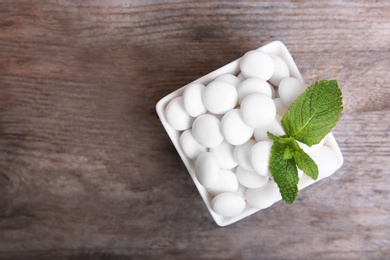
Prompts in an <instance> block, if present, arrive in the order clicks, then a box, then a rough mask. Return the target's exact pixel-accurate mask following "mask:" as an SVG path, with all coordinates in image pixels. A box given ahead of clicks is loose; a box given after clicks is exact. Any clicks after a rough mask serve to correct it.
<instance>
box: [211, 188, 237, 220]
mask: <svg viewBox="0 0 390 260" xmlns="http://www.w3.org/2000/svg"><path fill="white" fill-rule="evenodd" d="M211 208H212V209H213V210H214V211H215V213H217V214H219V215H221V216H222V217H234V216H237V215H238V214H240V213H241V212H242V211H243V210H244V208H245V200H244V198H242V197H241V196H240V195H238V194H236V193H230V192H225V193H221V194H219V195H217V196H216V197H215V198H214V199H213V200H212V201H211Z"/></svg>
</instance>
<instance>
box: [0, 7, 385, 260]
mask: <svg viewBox="0 0 390 260" xmlns="http://www.w3.org/2000/svg"><path fill="white" fill-rule="evenodd" d="M41 2H42V3H39V1H1V3H0V192H1V193H0V194H1V195H0V258H1V259H36V258H38V259H69V258H70V259H122V258H124V259H126V258H131V259H150V258H152V259H153V258H154V259H386V258H388V257H390V203H389V194H390V176H389V175H390V170H389V169H390V162H389V161H390V158H389V156H390V140H389V138H390V137H389V133H390V2H389V1H384V0H383V1H346V0H345V1H340V0H338V1H288V2H271V1H269V2H256V1H227V2H221V1H176V0H171V1H41ZM43 2H44V3H43ZM274 40H280V41H282V42H283V43H284V44H285V45H286V46H287V48H288V49H289V50H290V52H291V54H292V56H293V58H294V59H295V62H296V64H297V66H298V67H299V69H300V71H301V72H302V74H303V76H304V78H305V79H306V81H307V82H313V81H315V80H320V79H334V78H335V79H337V80H338V82H339V84H340V86H341V88H342V91H343V95H344V102H345V109H344V112H343V115H342V117H341V120H340V122H339V124H338V125H337V126H336V128H335V129H334V131H333V133H334V135H335V137H336V139H337V141H338V143H339V145H340V148H341V150H342V152H343V155H344V158H345V162H344V165H343V166H342V168H341V169H340V170H339V171H337V173H336V174H334V175H333V176H332V177H330V178H327V179H325V180H323V181H321V182H319V183H317V184H316V185H313V186H311V187H309V188H307V189H306V190H304V191H302V192H301V193H300V195H299V198H298V200H297V202H296V203H295V204H294V205H292V206H290V205H286V204H285V203H277V204H275V205H274V206H273V207H272V208H269V209H267V210H263V211H260V212H258V213H256V214H254V215H252V216H250V217H248V218H246V219H244V220H242V221H240V222H238V223H236V224H233V225H231V226H228V227H224V228H221V227H218V226H217V225H216V224H215V223H214V221H213V219H212V218H211V216H210V214H209V212H208V210H207V208H206V206H205V204H204V203H203V201H202V199H201V197H200V196H199V194H198V191H197V190H196V188H195V186H194V184H193V182H192V180H191V178H190V176H189V175H188V172H187V170H186V168H185V167H184V165H183V163H182V162H181V159H180V157H179V156H178V153H177V152H176V150H175V148H174V147H173V145H172V143H171V141H170V139H169V138H168V135H167V134H166V132H165V130H164V128H163V127H162V125H161V123H160V121H159V119H158V117H157V114H156V112H155V104H156V103H157V102H158V101H159V100H160V99H161V98H162V97H164V96H165V95H167V94H168V93H170V92H172V91H174V90H176V89H178V88H180V87H181V86H183V85H185V84H187V83H189V82H191V81H193V80H194V79H197V78H198V77H200V76H202V75H205V74H207V73H208V72H210V71H213V70H214V69H216V68H218V67H221V66H223V65H224V64H226V63H228V62H230V61H232V60H235V59H237V58H239V57H240V56H242V55H243V54H244V53H245V52H247V51H249V50H251V49H255V48H258V47H260V46H262V45H264V44H266V43H268V42H271V41H274Z"/></svg>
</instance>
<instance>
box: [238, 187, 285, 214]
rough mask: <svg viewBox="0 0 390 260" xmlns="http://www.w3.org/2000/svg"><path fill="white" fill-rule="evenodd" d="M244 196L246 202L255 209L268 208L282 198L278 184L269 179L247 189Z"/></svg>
mask: <svg viewBox="0 0 390 260" xmlns="http://www.w3.org/2000/svg"><path fill="white" fill-rule="evenodd" d="M245 197H246V199H247V202H248V204H249V205H250V206H252V207H254V208H257V209H265V208H268V207H270V206H271V205H272V204H274V203H275V202H277V201H279V200H280V199H281V198H282V196H281V195H280V191H279V188H278V185H277V184H276V183H275V182H274V181H271V180H269V181H268V182H267V183H266V184H264V185H263V186H261V187H260V188H257V189H247V190H246V193H245Z"/></svg>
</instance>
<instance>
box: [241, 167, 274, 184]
mask: <svg viewBox="0 0 390 260" xmlns="http://www.w3.org/2000/svg"><path fill="white" fill-rule="evenodd" d="M236 176H237V180H238V181H239V183H240V184H241V185H243V186H245V187H247V188H250V189H255V188H259V187H261V186H263V185H264V184H265V183H266V182H267V181H268V179H269V177H264V176H261V175H260V174H257V173H255V172H254V171H248V170H245V169H244V168H242V167H240V166H238V167H237V169H236Z"/></svg>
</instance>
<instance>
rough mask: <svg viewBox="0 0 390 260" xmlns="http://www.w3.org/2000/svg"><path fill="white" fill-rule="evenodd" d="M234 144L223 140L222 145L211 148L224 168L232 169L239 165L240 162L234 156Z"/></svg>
mask: <svg viewBox="0 0 390 260" xmlns="http://www.w3.org/2000/svg"><path fill="white" fill-rule="evenodd" d="M233 149H234V147H233V145H231V144H229V143H228V142H226V141H223V142H222V143H221V144H220V145H218V146H217V147H214V148H210V152H211V153H212V154H214V156H215V158H217V161H218V163H219V166H220V167H221V168H222V169H231V168H234V167H236V166H237V164H238V162H237V161H236V159H235V158H234V154H233Z"/></svg>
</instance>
